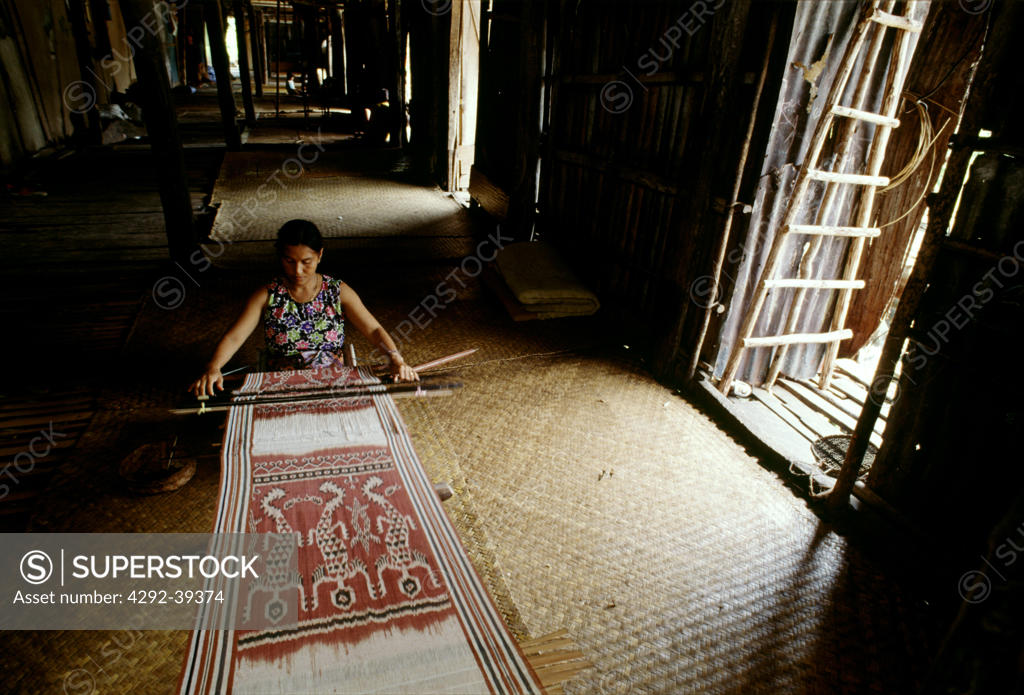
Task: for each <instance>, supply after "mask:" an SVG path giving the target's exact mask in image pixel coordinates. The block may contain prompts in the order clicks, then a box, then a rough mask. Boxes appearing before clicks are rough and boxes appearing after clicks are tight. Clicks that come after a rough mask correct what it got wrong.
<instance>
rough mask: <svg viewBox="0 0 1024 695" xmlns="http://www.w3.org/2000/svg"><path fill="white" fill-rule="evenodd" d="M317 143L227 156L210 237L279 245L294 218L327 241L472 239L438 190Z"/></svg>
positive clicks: (215, 198)
mask: <svg viewBox="0 0 1024 695" xmlns="http://www.w3.org/2000/svg"><path fill="white" fill-rule="evenodd" d="M317 143H318V140H317V138H316V135H315V134H311V135H309V136H308V137H306V138H305V146H304V147H302V148H301V149H299V147H296V148H295V149H287V150H286V151H283V152H282V151H272V152H267V151H258V152H251V151H250V152H228V153H227V154H226V155H225V157H224V165H223V167H222V168H221V173H220V176H219V177H218V179H217V183H216V185H215V186H214V190H213V198H212V202H211V205H214V206H217V205H219V206H220V210H219V212H218V215H217V220H216V221H215V222H214V226H213V230H212V232H211V237H212V238H215V239H218V240H221V241H225V242H233V241H237V240H243V239H244V240H247V241H248V240H253V239H273V238H274V237H275V236H276V234H277V230H278V229H279V228H280V227H281V225H282V224H284V223H285V222H287V221H288V220H291V219H295V218H305V219H309V220H311V221H313V222H314V223H316V225H317V227H319V229H320V231H321V232H322V233H323V234H324V236H325V237H344V238H353V237H368V236H369V237H381V236H464V235H465V233H466V232H465V230H466V226H467V222H466V215H467V213H465V212H464V211H463V210H462V208H461V207H460V206H459V205H458V203H456V202H455V201H453V200H452V199H451V198H450V197H447V196H445V195H444V194H443V193H442V192H441V191H440V190H439V189H437V188H436V187H427V186H422V185H417V184H415V183H406V182H404V181H401V180H396V177H394V176H392V175H390V173H391V172H374V171H372V170H371V171H368V170H367V169H366V168H365V167H359V166H352V165H351V164H350V163H349V160H350V159H351V158H352V155H351V154H349V153H346V152H342V153H335V152H321V151H320V150H319V149H318V147H317ZM381 210H387V211H388V214H387V215H386V216H384V215H381ZM252 211H255V212H256V214H251V212H252Z"/></svg>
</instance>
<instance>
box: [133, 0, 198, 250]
mask: <svg viewBox="0 0 1024 695" xmlns="http://www.w3.org/2000/svg"><path fill="white" fill-rule="evenodd" d="M153 7H154V5H153V2H152V0H121V14H122V15H123V17H124V23H125V25H126V26H127V27H129V30H130V29H131V28H132V27H146V26H149V25H151V24H152V21H151V19H152V17H151V15H152V13H153V12H154V9H153ZM138 44H139V45H138V47H137V49H136V50H135V51H134V56H133V61H134V63H135V73H136V74H137V75H138V78H139V87H140V88H141V93H142V101H143V103H142V116H143V119H144V120H145V122H146V132H147V133H148V135H149V142H150V147H151V148H152V152H153V159H154V160H155V161H154V163H155V165H156V166H155V168H156V171H157V177H158V181H159V184H160V202H161V204H162V206H163V210H164V225H165V226H166V228H167V246H168V248H169V249H170V253H171V258H173V259H175V260H177V261H185V260H187V258H188V257H189V256H190V255H191V254H192V253H193V252H195V251H196V250H197V246H196V237H195V224H194V219H193V215H192V196H191V194H190V193H189V189H188V177H187V176H186V174H185V152H184V150H183V149H182V146H181V137H180V135H179V133H178V118H177V115H176V114H175V112H174V102H173V101H172V100H171V84H170V80H169V79H168V77H167V68H166V67H165V64H164V54H163V45H162V43H161V41H160V37H159V36H158V35H156V34H154V33H153V32H151V31H143V32H142V35H141V38H140V39H139V42H138Z"/></svg>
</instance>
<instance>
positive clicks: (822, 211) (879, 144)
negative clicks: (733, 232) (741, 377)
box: [718, 0, 921, 395]
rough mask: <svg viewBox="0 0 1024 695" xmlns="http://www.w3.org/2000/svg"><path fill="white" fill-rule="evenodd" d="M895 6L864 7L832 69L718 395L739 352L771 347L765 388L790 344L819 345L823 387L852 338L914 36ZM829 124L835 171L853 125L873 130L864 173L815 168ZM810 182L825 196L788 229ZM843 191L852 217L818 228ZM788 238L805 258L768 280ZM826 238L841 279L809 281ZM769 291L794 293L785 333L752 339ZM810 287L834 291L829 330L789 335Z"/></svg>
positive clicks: (915, 28)
mask: <svg viewBox="0 0 1024 695" xmlns="http://www.w3.org/2000/svg"><path fill="white" fill-rule="evenodd" d="M895 4H896V3H895V0H887V2H885V3H881V2H880V0H875V1H874V2H870V3H865V7H864V10H863V11H862V13H861V15H860V18H859V19H858V22H857V27H856V28H855V30H854V33H853V36H852V37H851V39H850V42H849V44H848V45H847V48H846V52H845V53H844V55H843V59H842V63H841V64H840V67H839V71H838V73H837V74H836V78H835V80H834V81H833V83H832V86H831V88H830V89H829V92H828V96H827V97H826V99H827V101H826V103H825V110H824V112H823V113H822V116H821V118H820V120H819V121H818V125H817V127H816V128H815V130H814V135H813V138H812V140H811V145H810V148H809V149H808V152H807V157H806V158H805V160H804V164H803V165H802V166H801V167H800V170H799V171H798V172H797V175H796V180H795V182H794V184H793V193H792V197H791V198H790V202H789V207H788V208H787V210H786V215H785V217H784V218H783V222H782V225H781V227H780V232H779V233H778V234H776V235H775V238H774V240H773V241H772V246H771V249H770V250H769V252H768V259H767V261H766V262H765V266H764V271H763V272H762V274H761V277H760V279H759V281H758V284H757V289H756V290H755V293H754V297H753V300H752V301H751V304H750V307H749V308H748V310H747V312H746V314H745V315H744V316H743V322H742V324H741V326H740V331H739V336H738V337H739V340H738V342H737V344H736V345H735V346H734V347H733V349H732V352H731V354H730V355H729V361H728V362H727V363H726V367H725V372H724V373H723V374H722V378H721V380H720V381H719V383H718V388H719V390H721V391H722V393H724V394H726V395H728V393H729V388H730V387H731V386H732V382H733V380H734V379H735V377H736V372H737V370H738V369H739V366H740V362H741V360H742V358H743V354H744V352H745V351H746V350H748V349H751V348H759V347H776V348H777V350H776V351H775V354H774V356H773V359H772V363H771V366H770V368H769V370H768V377H767V379H766V380H765V383H764V386H765V388H768V389H771V387H772V385H773V384H774V383H775V380H776V379H777V378H778V376H779V372H780V370H781V369H782V364H783V361H784V360H785V357H786V351H787V350H788V349H789V346H790V345H795V344H811V343H825V344H827V345H828V349H827V351H826V354H825V359H824V362H823V364H822V368H821V376H820V385H821V387H822V388H827V387H828V384H829V381H830V380H831V377H832V370H833V368H834V366H835V360H836V357H837V355H838V353H839V343H840V342H842V341H843V340H847V339H849V338H851V337H853V331H851V330H850V329H848V328H845V323H846V315H847V312H848V311H849V308H850V298H851V293H852V291H853V290H858V289H862V288H863V287H864V281H863V280H857V279H856V276H857V269H858V267H859V265H860V259H861V255H862V254H863V251H864V241H865V239H871V238H874V237H877V236H879V235H880V234H881V229H880V228H878V227H869V226H868V225H869V224H870V223H871V216H872V213H873V210H874V200H875V193H876V191H877V189H878V188H880V187H882V186H887V185H888V184H889V179H888V178H887V177H885V176H880V175H879V172H880V171H881V169H882V162H883V160H884V158H885V149H886V145H887V144H888V142H889V135H890V134H891V133H892V129H893V128H896V127H898V126H899V124H900V122H899V120H898V119H897V118H896V112H897V109H898V108H899V103H900V93H901V92H902V90H903V75H904V73H905V71H904V69H903V66H904V62H905V61H907V60H909V58H910V55H909V54H910V50H909V49H910V39H911V38H912V35H913V34H914V33H919V32H920V31H921V23H920V22H916V21H914V20H913V19H911V18H910V17H909V16H901V15H896V14H892V9H893V8H894V6H895ZM915 4H916V3H915V2H909V3H907V5H908V13H909V12H910V10H912V9H913V7H914V5H915ZM887 29H893V30H894V31H896V32H897V33H898V36H897V37H896V40H895V42H894V47H893V51H892V56H891V60H890V61H889V65H891V69H890V70H889V71H888V73H887V75H886V80H885V87H884V95H883V99H882V109H881V110H882V113H872V112H870V111H866V110H864V109H863V108H862V107H863V106H864V102H865V100H866V98H867V96H868V91H869V86H870V84H871V78H872V75H873V74H875V71H876V70H877V69H879V68H880V67H881V68H883V69H884V67H885V65H882V66H879V65H878V62H879V61H878V56H879V53H880V52H881V49H882V44H883V42H884V38H885V31H886V30H887ZM872 30H873V31H872ZM872 34H873V35H872ZM869 35H872V36H871V41H870V43H869V44H868V46H867V54H866V57H865V60H864V63H863V65H864V67H863V69H862V70H861V72H860V75H859V76H858V78H857V82H856V89H855V90H854V95H853V103H852V105H848V106H844V105H842V104H840V103H839V99H840V97H841V96H842V94H843V92H844V90H845V89H846V85H847V83H848V82H849V79H850V75H851V74H852V73H853V69H854V67H855V65H856V64H857V62H858V58H859V56H860V54H861V51H862V50H864V46H865V43H867V39H868V37H869ZM837 118H838V119H841V120H840V121H839V124H838V127H837V135H838V140H837V142H838V143H839V146H838V149H837V153H836V158H835V161H836V162H837V166H839V167H842V165H843V163H844V162H845V161H846V159H847V155H848V153H849V149H850V145H851V143H852V142H853V140H854V137H853V136H854V134H855V133H856V130H857V128H858V127H859V124H860V123H870V124H873V125H874V126H875V132H874V138H873V139H872V142H871V144H870V146H869V149H868V154H867V173H863V174H850V173H838V172H832V171H823V170H822V169H820V168H819V158H820V156H821V151H822V148H823V146H824V144H825V141H826V139H827V138H828V134H829V132H830V131H831V130H832V127H833V123H834V122H835V121H836V119H837ZM812 181H820V182H823V183H824V184H825V192H824V195H823V197H822V199H821V205H820V206H819V207H818V211H817V213H816V216H815V217H816V219H815V222H814V224H796V222H797V216H798V215H799V214H800V212H801V211H802V209H803V208H804V205H805V203H806V201H807V198H808V197H809V193H810V183H811V182H812ZM843 185H855V186H863V187H864V190H863V193H862V196H861V198H860V206H859V207H858V208H857V214H856V219H855V220H854V221H853V224H851V225H849V226H837V225H830V224H826V223H825V221H826V220H828V219H830V217H831V212H832V210H833V209H834V208H835V205H836V202H837V200H838V198H839V195H838V194H839V190H840V186H843ZM850 209H851V210H852V209H853V205H851V206H850ZM795 234H799V235H804V236H807V237H810V238H811V240H810V242H809V244H808V246H807V249H806V252H805V253H804V254H803V258H802V260H801V261H800V267H799V275H800V276H799V277H796V278H779V277H776V272H777V270H778V266H779V265H780V263H781V261H782V248H783V246H784V245H785V242H786V240H787V239H789V238H790V237H792V236H793V235H795ZM826 237H850V238H851V240H852V241H851V245H850V247H849V249H848V250H847V253H846V260H845V263H844V265H843V272H842V277H840V278H835V279H818V278H813V277H811V275H812V269H813V261H814V258H815V256H816V255H817V254H818V251H819V249H820V248H821V245H822V240H823V239H824V238H826ZM775 288H795V289H796V292H795V293H794V296H793V300H792V302H791V303H790V307H789V314H788V316H787V318H786V324H785V328H784V329H783V332H782V333H781V334H779V335H767V336H757V337H755V336H753V332H754V328H755V326H756V325H757V321H758V319H759V317H760V315H761V311H762V309H763V308H764V303H765V299H766V298H767V297H768V293H769V291H771V290H772V289H775ZM811 289H815V290H834V291H837V292H838V293H839V295H838V297H837V298H836V301H835V304H834V305H833V310H832V318H831V321H830V325H829V328H828V330H826V331H824V332H822V333H795V332H794V331H795V330H796V327H797V325H798V323H799V321H800V310H801V306H802V305H803V303H804V299H805V298H806V295H807V291H808V290H811Z"/></svg>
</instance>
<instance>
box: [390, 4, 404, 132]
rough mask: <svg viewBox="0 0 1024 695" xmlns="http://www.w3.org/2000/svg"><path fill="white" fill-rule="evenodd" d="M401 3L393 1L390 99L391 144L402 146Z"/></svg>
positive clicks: (402, 49) (402, 60)
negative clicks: (392, 59) (392, 52)
mask: <svg viewBox="0 0 1024 695" xmlns="http://www.w3.org/2000/svg"><path fill="white" fill-rule="evenodd" d="M401 7H402V6H401V3H398V2H393V3H391V38H392V41H393V46H394V56H395V58H394V62H393V63H392V65H391V79H390V80H388V81H389V82H390V84H391V94H390V95H389V99H388V101H389V102H390V110H391V144H392V145H393V146H395V147H401V146H402V145H404V144H405V142H403V140H402V139H403V138H404V137H405V128H403V127H402V125H403V122H404V121H405V31H403V29H402V9H401Z"/></svg>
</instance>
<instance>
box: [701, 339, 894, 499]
mask: <svg viewBox="0 0 1024 695" xmlns="http://www.w3.org/2000/svg"><path fill="white" fill-rule="evenodd" d="M869 372H870V370H869V368H868V367H865V366H863V365H860V364H858V363H856V362H854V361H853V360H849V359H840V360H838V361H837V363H836V371H835V374H834V376H833V379H832V382H831V384H830V385H829V388H828V389H825V390H822V389H820V388H819V387H818V383H817V380H811V379H793V378H789V377H785V376H780V377H779V379H778V381H777V382H776V384H775V388H773V389H772V390H771V391H767V390H766V389H763V388H760V387H757V386H755V387H753V388H752V389H751V394H750V396H748V397H743V398H741V397H737V396H735V395H734V396H730V397H729V398H724V397H722V396H721V394H720V393H719V392H718V391H717V389H715V388H714V386H713V385H712V382H711V381H710V380H709V379H708V378H707V374H706V372H705V373H703V377H702V381H700V383H699V385H700V387H701V389H702V391H703V392H704V393H705V394H706V396H707V397H709V398H710V399H711V400H713V401H715V402H717V403H718V405H719V406H720V407H721V408H723V409H724V410H726V411H727V412H728V413H729V414H730V415H731V416H732V417H733V418H735V420H736V421H737V422H738V423H739V425H740V427H742V428H743V429H744V430H746V431H747V432H748V433H749V434H751V435H752V436H754V437H756V438H757V439H759V440H760V441H761V442H762V443H763V444H764V445H765V446H767V447H768V448H769V449H771V450H772V451H774V452H775V453H776V454H777V455H778V456H779V457H781V458H783V459H786V460H787V461H789V462H790V464H791V467H792V469H793V472H794V473H797V472H798V473H799V474H802V475H807V476H808V477H809V478H811V479H813V483H812V489H815V490H817V489H818V488H819V487H821V486H824V487H826V488H827V487H830V486H831V485H832V484H833V482H834V475H835V472H836V470H835V464H834V463H831V464H830V463H828V462H824V461H822V460H821V458H820V456H819V455H817V454H816V453H815V451H814V446H813V445H814V444H815V443H816V442H821V441H822V440H823V439H825V438H831V437H837V436H844V437H848V436H850V435H852V433H853V430H854V428H855V427H856V424H857V418H858V417H859V416H860V411H861V409H862V408H863V406H864V403H865V401H866V399H867V397H868V385H869V380H870V379H871V377H872V376H873V375H872V374H870V373H869ZM896 395H897V394H896V384H895V383H893V384H892V385H891V387H890V391H889V394H888V395H887V396H886V400H885V403H884V404H883V405H882V409H881V414H880V415H879V417H878V420H877V422H876V423H875V427H874V429H873V431H872V434H871V445H872V446H873V447H875V450H877V448H880V447H881V446H882V441H883V437H884V434H885V425H886V422H887V420H888V415H889V410H890V409H891V407H892V403H893V399H894V398H895V397H896ZM869 470H870V461H869V460H868V461H866V462H865V464H864V465H862V467H861V477H862V478H863V477H864V476H865V475H867V472H868V471H869ZM868 494H870V493H868ZM872 499H874V498H872Z"/></svg>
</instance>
